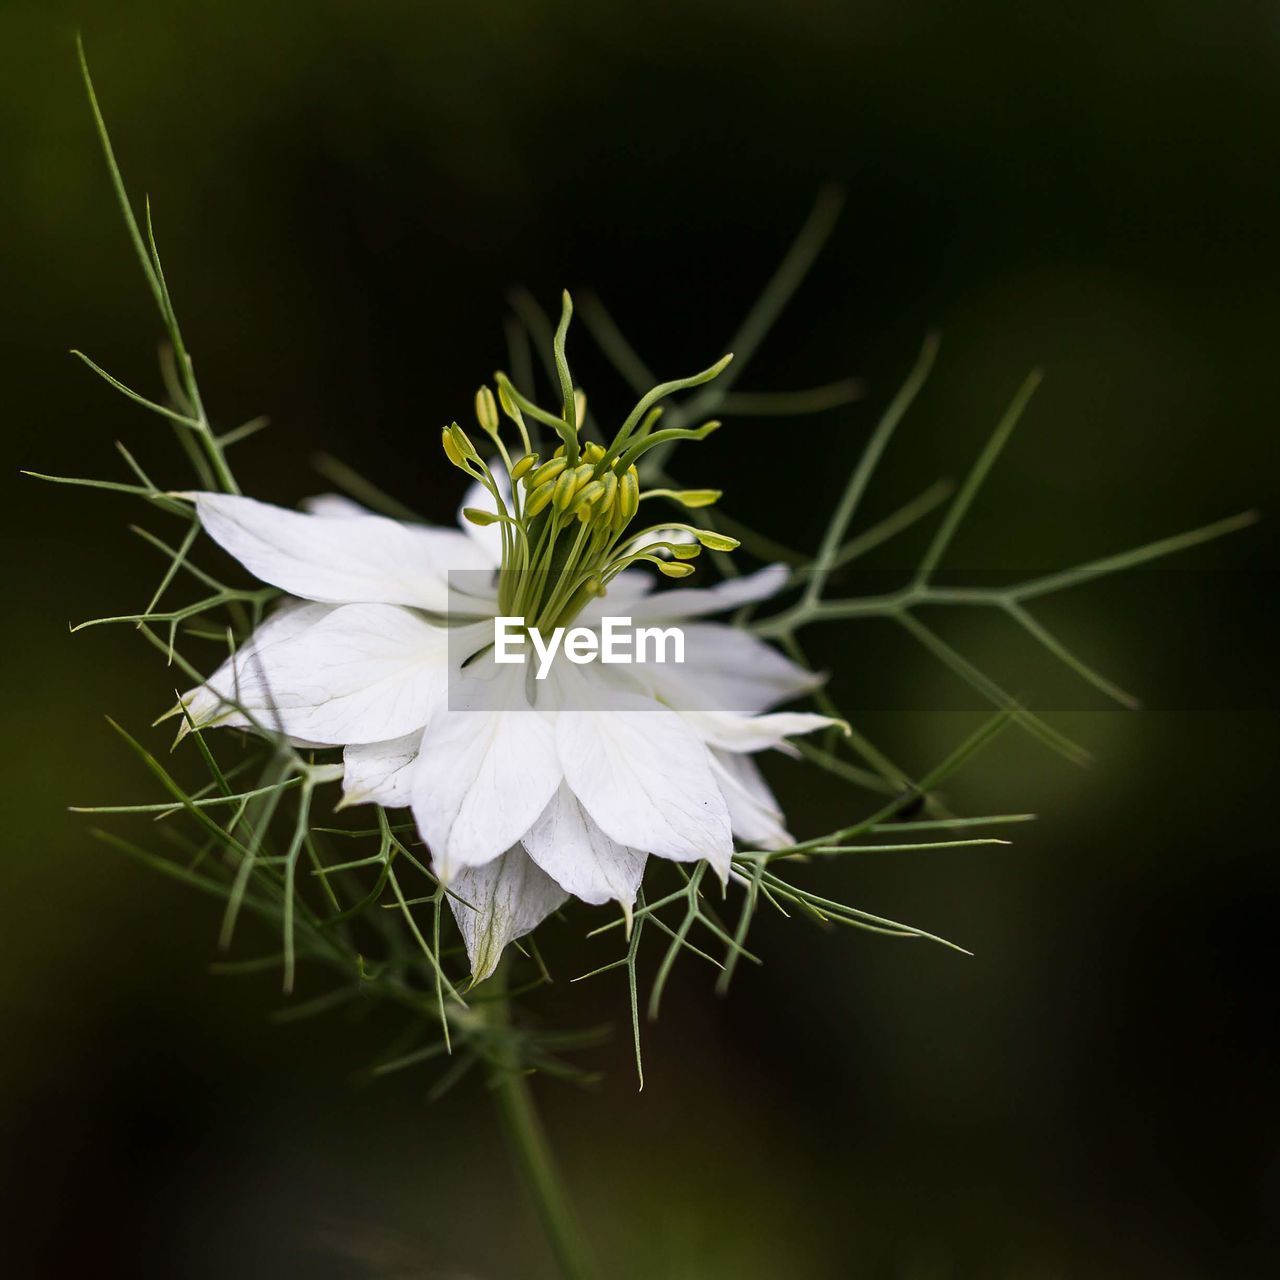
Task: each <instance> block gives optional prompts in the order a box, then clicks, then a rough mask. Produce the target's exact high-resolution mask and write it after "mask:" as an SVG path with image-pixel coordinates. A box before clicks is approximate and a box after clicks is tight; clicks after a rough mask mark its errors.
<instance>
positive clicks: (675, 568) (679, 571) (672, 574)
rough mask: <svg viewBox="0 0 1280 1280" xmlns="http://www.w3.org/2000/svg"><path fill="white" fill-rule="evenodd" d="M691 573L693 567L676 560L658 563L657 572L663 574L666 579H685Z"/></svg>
mask: <svg viewBox="0 0 1280 1280" xmlns="http://www.w3.org/2000/svg"><path fill="white" fill-rule="evenodd" d="M693 571H694V569H693V565H691V564H681V563H680V561H678V560H659V561H658V572H659V573H665V574H666V575H667V577H668V578H687V577H688V576H689V575H690V574H691V573H692V572H693Z"/></svg>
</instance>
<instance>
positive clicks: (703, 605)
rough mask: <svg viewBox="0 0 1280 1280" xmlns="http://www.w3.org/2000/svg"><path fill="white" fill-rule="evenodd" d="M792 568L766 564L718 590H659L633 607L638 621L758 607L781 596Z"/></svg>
mask: <svg viewBox="0 0 1280 1280" xmlns="http://www.w3.org/2000/svg"><path fill="white" fill-rule="evenodd" d="M788 572H789V571H788V569H787V566H786V565H784V564H771V565H766V566H765V567H764V568H763V569H758V570H757V571H756V572H755V573H749V574H745V575H744V576H743V577H741V578H726V579H725V580H724V581H723V582H717V583H716V584H715V586H714V587H681V588H678V589H677V590H675V591H656V592H654V594H653V595H651V596H647V597H646V598H645V599H644V600H642V601H637V602H636V603H635V604H633V605H632V606H631V611H630V612H631V616H632V618H633V619H634V620H635V621H636V622H641V621H643V622H656V621H666V620H668V619H675V618H696V617H699V616H700V615H702V614H705V613H721V612H723V611H724V610H726V609H737V608H738V607H739V606H741V605H744V604H755V603H756V601H758V600H767V599H768V598H769V597H770V596H773V595H777V593H778V592H779V591H781V590H782V588H783V587H785V586H786V585H787V577H788Z"/></svg>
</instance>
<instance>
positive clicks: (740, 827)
mask: <svg viewBox="0 0 1280 1280" xmlns="http://www.w3.org/2000/svg"><path fill="white" fill-rule="evenodd" d="M711 757H712V768H713V769H714V770H715V773H716V778H717V779H718V780H719V782H720V790H721V791H722V792H723V793H724V799H725V803H726V804H727V805H728V806H729V820H730V822H732V824H733V834H734V835H735V836H737V837H738V839H739V840H741V841H742V842H743V843H744V844H749V845H752V846H753V847H755V848H757V849H782V848H785V847H786V846H787V845H789V844H794V843H795V842H794V841H793V839H792V837H791V833H790V832H789V831H788V830H787V828H786V823H785V821H784V819H783V816H782V810H781V809H780V808H779V807H778V802H777V800H775V799H774V796H773V792H772V791H770V790H769V784H768V783H767V782H766V781H765V780H764V775H763V774H762V773H761V772H760V768H759V766H758V765H757V764H756V762H755V760H753V759H752V758H751V756H749V755H743V754H741V753H739V752H732V751H712V753H711Z"/></svg>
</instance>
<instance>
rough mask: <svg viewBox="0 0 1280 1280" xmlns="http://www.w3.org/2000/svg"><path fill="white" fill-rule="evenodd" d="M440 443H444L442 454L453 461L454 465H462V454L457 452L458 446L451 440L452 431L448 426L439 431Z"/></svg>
mask: <svg viewBox="0 0 1280 1280" xmlns="http://www.w3.org/2000/svg"><path fill="white" fill-rule="evenodd" d="M440 443H441V444H442V445H444V456H445V457H446V458H448V459H449V461H450V462H452V463H453V465H454V466H455V467H460V466H462V454H460V453H459V452H458V446H457V445H456V444H454V442H453V433H452V432H451V431H450V430H449V428H448V427H445V429H444V430H443V431H441V432H440Z"/></svg>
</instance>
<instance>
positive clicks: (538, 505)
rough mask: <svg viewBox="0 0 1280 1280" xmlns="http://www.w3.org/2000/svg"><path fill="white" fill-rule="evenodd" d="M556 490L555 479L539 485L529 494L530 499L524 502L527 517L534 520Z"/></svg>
mask: <svg viewBox="0 0 1280 1280" xmlns="http://www.w3.org/2000/svg"><path fill="white" fill-rule="evenodd" d="M555 491H556V482H555V481H554V480H548V481H547V482H546V484H542V485H539V486H538V487H537V488H536V489H534V490H533V492H532V493H531V494H530V495H529V501H528V502H526V503H525V504H524V514H525V518H526V519H529V520H532V519H533V517H534V516H536V515H537V514H538V513H539V512H540V511H541V510H542V509H543V507H545V506H546V505H547V503H548V502H550V501H551V498H552V495H553V494H554V493H555Z"/></svg>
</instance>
